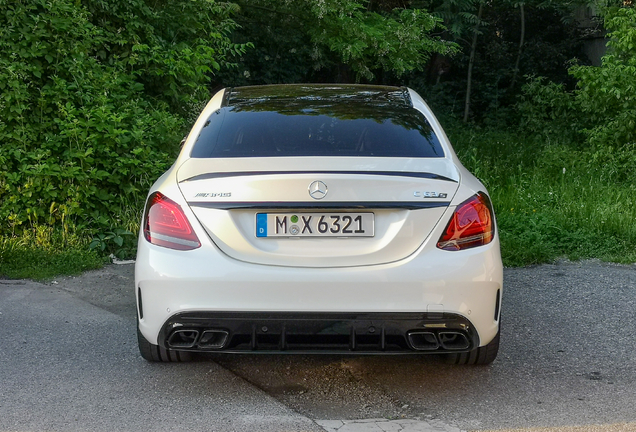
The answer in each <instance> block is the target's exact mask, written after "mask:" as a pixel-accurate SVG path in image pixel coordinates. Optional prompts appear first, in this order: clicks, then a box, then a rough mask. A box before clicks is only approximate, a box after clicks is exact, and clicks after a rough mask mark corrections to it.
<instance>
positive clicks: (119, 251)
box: [88, 228, 137, 259]
mask: <svg viewBox="0 0 636 432" xmlns="http://www.w3.org/2000/svg"><path fill="white" fill-rule="evenodd" d="M136 240H137V237H136V236H135V235H134V234H133V233H132V232H130V231H128V230H125V229H121V228H115V229H114V230H112V231H107V232H105V233H98V234H97V235H96V236H95V237H93V240H91V242H90V243H89V245H88V249H89V250H95V251H99V252H110V253H112V254H113V255H114V256H115V257H117V258H119V259H124V258H130V257H132V256H133V253H132V252H133V251H134V250H135V247H136V245H135V242H136Z"/></svg>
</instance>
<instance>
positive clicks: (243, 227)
mask: <svg viewBox="0 0 636 432" xmlns="http://www.w3.org/2000/svg"><path fill="white" fill-rule="evenodd" d="M414 143H415V144H414ZM136 289H137V299H138V312H139V330H140V333H141V334H142V335H143V337H144V338H145V339H146V340H147V341H148V342H149V343H150V344H154V345H157V346H160V347H162V348H164V349H166V350H175V351H213V352H321V353H325V352H346V353H351V352H353V353H385V354H389V353H456V354H458V353H470V352H474V351H475V350H476V349H478V348H479V347H480V346H485V345H487V344H488V343H489V342H491V341H492V340H493V339H494V338H495V337H497V336H498V329H499V325H498V323H499V309H500V308H499V305H500V298H501V289H502V266H501V258H500V254H499V241H498V238H497V232H496V226H495V221H494V213H493V212H492V206H491V204H490V200H489V198H488V196H487V194H486V191H485V189H484V188H483V185H481V183H479V181H478V180H477V179H475V178H474V177H473V176H472V175H471V174H470V173H468V172H467V171H466V170H465V169H464V168H463V167H462V166H461V164H460V163H459V161H458V160H457V158H456V156H455V154H454V152H453V151H452V148H451V147H450V145H449V143H448V140H447V138H446V137H445V135H444V133H443V131H442V130H441V127H440V126H439V124H438V123H437V121H436V120H435V118H434V117H433V116H432V114H430V111H429V110H428V107H426V105H425V104H424V103H423V101H422V100H421V99H420V98H419V96H417V94H415V93H414V92H412V91H409V90H407V89H398V88H385V87H372V86H331V87H326V86H274V87H268V86H265V87H255V88H242V89H234V90H231V89H230V90H224V91H222V92H220V93H219V94H217V95H216V96H215V98H213V99H212V101H211V102H210V104H208V107H207V108H206V109H205V110H204V112H203V113H202V114H201V116H200V118H199V120H198V121H197V123H196V124H195V126H194V128H193V130H192V132H191V133H190V135H189V137H188V139H187V140H186V143H185V145H184V147H183V150H182V152H181V155H180V156H179V158H178V160H177V161H176V162H175V164H174V165H173V167H172V168H171V169H170V170H169V171H168V172H167V173H166V174H164V176H162V178H160V179H159V180H158V181H157V183H156V184H155V185H154V186H153V188H152V190H151V191H150V195H149V199H148V202H147V205H146V209H145V214H144V220H143V230H142V233H141V234H140V241H139V249H138V256H137V264H136Z"/></svg>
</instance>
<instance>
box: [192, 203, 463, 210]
mask: <svg viewBox="0 0 636 432" xmlns="http://www.w3.org/2000/svg"><path fill="white" fill-rule="evenodd" d="M188 204H189V205H190V207H204V208H213V209H222V210H234V209H259V210H261V209H262V210H266V209H276V210H285V209H305V208H310V209H341V210H342V209H405V210H417V209H424V208H438V207H448V206H449V204H450V202H449V201H443V202H440V201H377V202H373V201H364V202H362V201H360V202H355V201H332V202H319V201H291V202H290V201H266V202H228V201H225V202H189V203H188Z"/></svg>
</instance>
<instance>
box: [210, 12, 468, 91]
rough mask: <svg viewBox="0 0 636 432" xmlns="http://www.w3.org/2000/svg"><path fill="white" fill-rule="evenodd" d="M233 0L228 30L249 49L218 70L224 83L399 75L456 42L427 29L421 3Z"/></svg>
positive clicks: (431, 26) (429, 19)
mask: <svg viewBox="0 0 636 432" xmlns="http://www.w3.org/2000/svg"><path fill="white" fill-rule="evenodd" d="M238 3H239V4H240V5H241V11H242V17H240V18H238V21H239V22H240V23H241V25H242V28H241V29H239V30H237V31H235V33H234V36H233V37H234V38H235V39H237V40H242V41H244V40H250V41H253V42H254V46H255V51H254V52H253V55H252V56H249V57H245V58H240V59H238V60H237V61H238V62H239V66H240V67H239V74H235V75H231V74H229V73H227V72H226V73H224V74H221V77H222V78H223V79H224V80H223V84H228V83H230V84H232V85H245V84H263V83H289V82H307V81H327V82H333V81H338V82H343V81H344V82H348V81H362V80H367V81H372V80H376V79H378V78H379V77H381V76H382V75H383V74H389V73H390V74H393V75H395V76H398V77H399V76H402V75H404V74H405V73H407V72H410V71H414V70H421V69H422V68H423V67H424V66H425V64H426V62H427V60H428V58H429V57H430V55H431V54H432V53H444V54H451V53H453V52H454V51H455V48H456V47H455V45H454V44H453V43H448V42H444V41H442V40H440V39H439V38H437V37H434V36H431V32H432V31H434V30H435V29H437V28H438V27H439V21H440V20H439V19H437V18H434V17H433V16H432V15H431V14H429V13H427V12H425V11H423V10H413V9H404V8H399V9H392V8H391V7H388V6H387V7H386V8H380V9H378V10H373V7H372V4H371V3H373V2H369V1H364V0H362V1H356V0H346V1H342V0H323V1H314V0H302V1H294V2H290V1H285V2H281V1H276V0H239V1H238ZM349 71H352V75H354V76H349V73H348V72H349Z"/></svg>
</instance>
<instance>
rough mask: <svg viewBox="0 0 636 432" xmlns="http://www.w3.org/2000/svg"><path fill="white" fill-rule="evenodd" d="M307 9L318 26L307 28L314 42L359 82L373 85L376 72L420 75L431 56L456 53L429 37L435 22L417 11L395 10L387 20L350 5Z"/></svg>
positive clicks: (328, 3)
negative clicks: (342, 64)
mask: <svg viewBox="0 0 636 432" xmlns="http://www.w3.org/2000/svg"><path fill="white" fill-rule="evenodd" d="M309 4H310V5H311V8H310V10H311V12H312V15H313V17H312V18H313V19H314V20H315V22H316V24H317V25H315V26H311V27H309V28H308V32H309V34H310V36H311V39H312V41H313V42H314V43H316V44H319V45H324V46H326V47H328V48H329V49H330V50H331V51H333V52H335V53H337V54H338V55H339V56H340V58H341V60H342V62H343V63H345V64H348V65H350V66H351V68H352V69H353V70H354V71H355V72H356V74H357V80H360V79H361V78H365V79H367V80H371V79H373V78H374V73H373V71H374V70H384V71H390V72H392V73H394V74H395V75H397V76H398V77H400V76H402V75H404V74H405V73H406V72H410V71H413V70H419V69H421V67H422V65H423V64H425V63H426V61H427V60H428V58H429V57H430V55H431V54H432V53H441V54H451V53H452V52H453V51H454V45H451V44H448V43H444V42H442V41H440V40H438V39H435V38H432V37H430V36H428V34H429V33H430V32H431V31H432V30H433V29H435V28H436V27H438V25H439V20H438V19H436V18H434V17H433V16H432V15H430V14H428V13H426V12H424V11H422V10H420V9H412V10H408V9H399V10H398V9H395V10H393V11H392V13H391V14H389V15H386V14H380V13H377V12H370V11H368V10H367V8H366V7H365V6H364V5H363V4H362V3H357V2H353V1H349V2H342V1H335V0H332V1H322V2H315V1H311V0H310V2H309Z"/></svg>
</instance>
